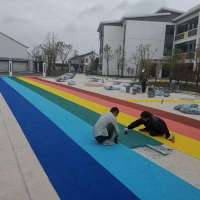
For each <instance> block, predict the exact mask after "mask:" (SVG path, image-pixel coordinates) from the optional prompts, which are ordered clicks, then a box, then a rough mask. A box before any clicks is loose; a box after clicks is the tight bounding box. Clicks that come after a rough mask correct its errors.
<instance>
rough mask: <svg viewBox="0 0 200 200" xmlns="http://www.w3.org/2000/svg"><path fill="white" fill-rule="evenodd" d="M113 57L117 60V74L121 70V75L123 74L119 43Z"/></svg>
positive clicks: (121, 53)
mask: <svg viewBox="0 0 200 200" xmlns="http://www.w3.org/2000/svg"><path fill="white" fill-rule="evenodd" d="M115 57H116V61H117V75H118V76H120V71H121V76H123V69H122V68H123V52H122V47H121V45H120V46H119V47H118V48H117V49H116V50H115Z"/></svg>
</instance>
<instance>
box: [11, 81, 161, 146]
mask: <svg viewBox="0 0 200 200" xmlns="http://www.w3.org/2000/svg"><path fill="white" fill-rule="evenodd" d="M14 80H15V81H17V82H18V83H20V84H22V85H23V86H25V87H27V88H29V89H31V90H32V91H34V92H36V93H38V94H39V95H41V96H42V97H44V98H46V99H48V100H49V101H51V102H54V103H55V104H57V105H58V106H60V107H62V108H63V109H65V110H67V111H68V112H70V113H72V114H74V115H76V116H77V117H79V118H80V119H82V120H84V121H85V122H87V123H88V124H90V125H92V126H94V124H95V123H96V121H97V120H98V118H99V117H100V115H99V114H98V113H96V112H93V111H91V110H89V109H87V108H84V107H82V106H80V105H78V104H75V103H73V102H71V101H69V100H66V99H64V98H62V97H59V96H57V95H54V94H52V93H50V92H47V91H45V90H43V89H41V88H39V87H36V86H33V85H31V84H29V83H27V82H24V81H22V80H19V79H16V78H14ZM119 128H120V143H122V144H124V145H126V146H128V147H129V148H136V147H142V146H145V145H147V144H150V145H160V144H161V143H160V142H158V141H156V140H154V139H152V138H150V137H147V136H145V135H142V134H140V133H138V132H136V131H132V133H130V134H129V135H124V126H123V125H121V124H119Z"/></svg>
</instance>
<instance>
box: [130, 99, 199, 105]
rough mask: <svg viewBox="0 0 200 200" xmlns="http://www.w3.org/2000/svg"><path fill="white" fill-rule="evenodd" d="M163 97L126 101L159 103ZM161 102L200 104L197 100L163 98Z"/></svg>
mask: <svg viewBox="0 0 200 200" xmlns="http://www.w3.org/2000/svg"><path fill="white" fill-rule="evenodd" d="M162 101H163V99H130V100H128V102H140V103H161V102H162ZM163 103H174V104H176V103H180V104H181V103H182V104H183V103H184V104H200V101H199V100H196V101H193V100H181V99H164V101H163Z"/></svg>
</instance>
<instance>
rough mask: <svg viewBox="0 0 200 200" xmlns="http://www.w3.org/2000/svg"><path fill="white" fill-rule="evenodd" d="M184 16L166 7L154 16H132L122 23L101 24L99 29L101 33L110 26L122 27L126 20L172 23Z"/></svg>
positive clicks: (123, 19) (122, 20)
mask: <svg viewBox="0 0 200 200" xmlns="http://www.w3.org/2000/svg"><path fill="white" fill-rule="evenodd" d="M181 14H183V12H182V11H180V10H175V9H170V8H166V7H162V8H160V9H159V10H158V11H156V12H155V13H153V14H148V15H135V16H133V15H131V16H125V17H123V18H122V19H121V20H120V21H107V22H101V23H100V24H99V27H98V30H97V31H98V32H100V30H101V28H102V26H105V25H110V26H122V25H123V22H124V21H125V20H141V21H160V22H172V19H174V18H176V17H177V16H179V15H181Z"/></svg>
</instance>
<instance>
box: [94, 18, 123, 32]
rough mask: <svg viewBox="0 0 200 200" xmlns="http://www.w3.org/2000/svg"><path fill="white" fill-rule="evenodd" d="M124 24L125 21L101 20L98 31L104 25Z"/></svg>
mask: <svg viewBox="0 0 200 200" xmlns="http://www.w3.org/2000/svg"><path fill="white" fill-rule="evenodd" d="M122 25H123V21H122V20H121V21H104V22H101V23H100V24H99V27H98V30H97V31H98V32H100V30H101V28H102V26H122Z"/></svg>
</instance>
